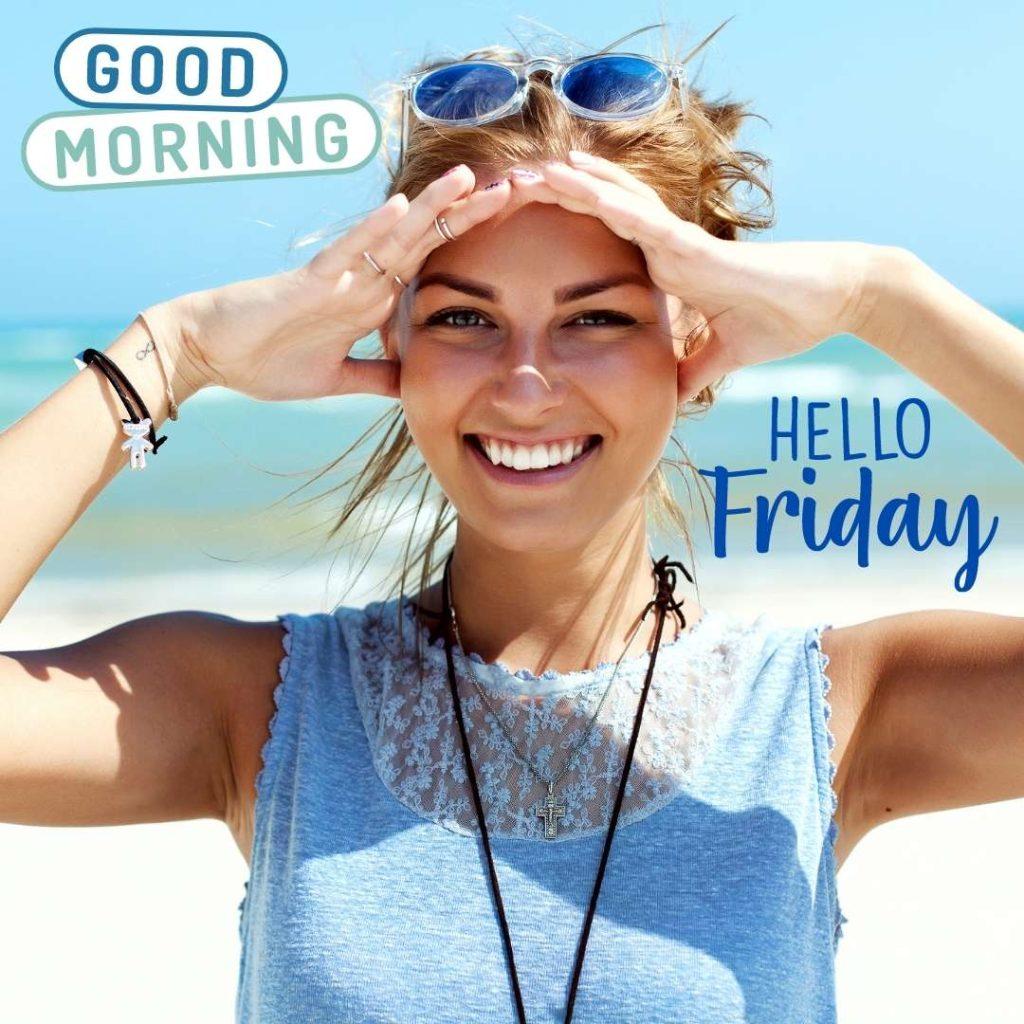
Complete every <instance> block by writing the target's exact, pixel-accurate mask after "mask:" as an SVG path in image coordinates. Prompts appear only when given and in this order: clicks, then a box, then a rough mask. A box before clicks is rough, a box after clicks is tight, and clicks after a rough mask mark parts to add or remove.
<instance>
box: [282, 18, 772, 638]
mask: <svg viewBox="0 0 1024 1024" xmlns="http://www.w3.org/2000/svg"><path fill="white" fill-rule="evenodd" d="M728 20H730V19H727V20H726V22H723V23H722V24H721V25H719V26H718V27H717V28H716V29H715V30H714V31H713V32H711V33H710V34H709V35H708V36H706V37H705V38H704V39H703V40H702V41H701V42H700V43H699V44H698V45H697V46H696V47H694V48H693V49H692V50H691V51H690V52H689V53H688V54H687V55H686V57H684V58H682V61H681V62H682V63H684V64H685V62H686V61H689V60H690V59H691V58H692V57H693V56H694V55H695V54H696V53H697V52H698V51H699V50H701V49H702V48H703V47H704V46H705V45H706V44H707V43H708V42H709V41H710V40H711V38H713V37H714V36H715V35H716V34H717V33H718V32H719V31H720V30H721V28H722V27H724V25H725V24H726V23H727V21H728ZM654 27H664V25H663V23H660V24H659V25H657V26H647V28H654ZM647 28H644V29H638V30H637V31H636V32H633V33H630V35H628V36H625V37H623V39H622V40H617V41H616V42H615V43H612V44H609V46H607V47H605V49H612V48H613V47H615V46H617V45H618V44H619V43H621V42H623V41H625V40H626V39H629V38H631V37H632V36H633V35H636V34H637V33H639V32H644V31H647ZM662 46H663V50H662V54H661V55H660V56H661V58H662V59H663V60H666V61H680V58H679V57H677V56H675V55H674V54H672V53H671V52H670V50H669V47H668V44H667V41H666V40H665V37H664V35H663V37H662ZM571 55H572V54H571V53H569V52H568V51H567V52H566V56H567V57H568V56H571ZM453 59H491V60H502V61H521V60H525V59H527V54H526V53H525V52H524V50H516V49H512V48H509V47H506V46H500V45H494V46H486V47H482V48H480V49H478V50H473V51H471V52H470V53H466V54H462V55H460V56H458V57H454V56H453V57H444V58H440V57H439V58H437V59H434V60H429V61H424V62H423V63H421V64H420V65H419V66H418V68H417V69H416V70H426V69H428V68H432V67H436V66H438V65H441V64H445V63H447V62H448V61H450V60H453ZM681 100H684V101H681ZM401 101H402V93H401V87H400V86H399V85H398V84H397V83H388V84H387V85H386V86H385V87H384V94H383V102H382V103H380V106H381V107H382V108H383V110H384V111H385V115H384V117H383V122H384V129H385V135H384V144H383V145H382V147H381V152H382V154H383V158H384V163H385V165H386V169H387V172H388V176H389V184H388V187H387V196H388V197H390V196H392V195H394V194H395V193H396V192H403V193H404V194H405V195H406V197H407V198H408V199H410V200H412V199H414V198H415V197H416V196H417V195H418V194H419V193H420V192H421V191H422V190H423V189H425V188H426V187H427V186H428V185H429V184H430V183H431V182H432V181H433V180H435V179H436V178H438V177H439V176H440V175H441V174H442V173H443V172H444V171H446V170H447V169H448V168H449V167H452V166H454V165H455V164H459V163H464V164H467V165H468V166H469V167H480V166H486V167H498V168H501V167H505V166H507V167H513V166H515V165H516V164H519V163H523V162H539V161H544V160H548V159H563V160H564V159H566V154H567V152H568V150H569V149H581V150H585V151H587V152H591V153H595V154H597V155H599V156H604V157H607V158H608V159H611V160H614V161H616V162H617V163H619V164H621V165H622V166H623V167H625V168H627V169H628V170H629V171H631V172H632V173H633V174H634V175H636V177H638V178H639V179H640V180H641V181H644V182H646V183H647V184H649V185H651V186H652V187H653V188H654V189H655V190H656V191H657V192H658V194H659V196H660V197H661V199H662V200H663V201H664V203H665V204H666V205H667V206H668V208H669V209H670V210H671V211H672V212H673V213H675V214H676V215H677V216H678V217H680V218H682V219H684V220H689V221H693V222H694V223H696V224H699V225H700V226H701V227H703V228H704V229H705V230H706V231H708V232H709V233H710V234H712V235H714V236H715V237H717V238H723V239H731V240H732V239H737V238H738V237H739V232H740V231H742V230H761V229H764V228H767V227H770V226H771V225H772V224H773V222H774V215H773V212H772V194H771V190H770V188H769V186H768V185H767V184H766V183H765V182H764V181H763V180H762V178H761V177H760V175H759V172H760V171H761V170H763V169H765V168H767V166H768V161H767V160H766V159H765V158H764V157H762V156H760V155H759V154H756V153H752V152H749V151H747V150H741V149H737V148H736V147H735V146H734V140H735V138H736V135H737V133H738V131H739V128H740V124H741V122H742V120H743V118H745V117H748V116H758V115H751V114H750V113H748V112H747V111H746V109H745V107H746V103H741V102H736V101H733V100H730V99H728V98H723V99H719V100H709V99H706V98H705V96H704V93H703V91H702V90H701V89H699V88H697V87H696V86H694V84H693V83H692V82H690V83H688V87H687V90H686V95H685V97H683V98H681V97H680V96H679V94H678V91H677V90H675V89H673V93H672V96H671V99H670V101H669V102H668V103H666V104H665V105H664V106H663V107H662V108H661V109H659V110H657V111H654V112H652V113H650V114H648V115H645V116H644V117H642V118H640V119H637V120H631V121H591V120H587V119H584V118H580V117H576V116H574V115H573V114H572V113H570V111H569V110H568V109H567V108H566V107H565V106H563V105H562V103H561V102H560V101H559V100H558V98H557V97H556V96H555V94H554V92H553V91H552V89H551V84H550V74H549V73H548V72H546V71H544V72H538V73H537V74H535V75H534V76H533V77H532V78H531V84H530V89H529V92H528V94H527V97H526V101H525V103H524V105H523V108H522V110H521V111H520V112H519V113H516V114H514V115H511V116H508V117H504V118H501V119H500V120H497V121H492V122H490V123H489V124H485V125H480V126H476V127H455V126H446V125H440V126H438V125H432V124H427V123H424V122H420V121H418V120H417V119H416V118H415V115H414V114H413V113H412V112H411V111H410V112H409V114H408V116H409V119H410V120H409V124H408V127H407V131H408V135H407V143H406V149H405V155H404V159H403V161H402V164H401V166H396V165H395V163H394V162H393V160H392V157H391V152H390V151H391V149H395V150H396V152H397V139H398V137H399V133H400V132H401V130H402V125H401V120H400V118H401V107H402V102H401ZM740 184H742V185H744V186H746V187H748V188H751V189H754V190H757V191H758V192H760V193H761V195H762V205H763V206H764V208H765V211H766V212H764V213H758V207H757V206H755V207H753V208H750V209H746V210H744V209H741V208H740V207H739V206H738V205H737V203H736V201H735V199H734V197H733V190H734V188H735V187H736V186H737V185H740ZM707 329H708V322H707V320H703V322H702V323H701V324H700V326H699V328H698V329H696V330H694V331H692V332H691V333H690V334H689V335H688V336H687V337H686V339H685V344H684V352H685V354H687V355H689V354H691V353H692V352H693V351H694V350H695V349H696V348H699V347H700V345H701V344H703V342H704V340H706V338H707ZM375 354H376V356H377V357H378V358H381V357H384V356H385V355H386V353H385V352H384V349H383V345H382V344H381V343H380V339H379V337H378V344H377V349H376V353H375ZM721 382H722V379H719V380H718V381H715V382H714V383H713V384H712V385H709V386H708V387H705V388H704V389H703V390H702V391H701V392H700V393H699V394H697V395H696V396H694V398H693V399H692V400H691V401H690V402H688V403H687V404H686V406H685V409H684V410H682V412H681V415H682V416H683V418H687V419H689V418H693V417H695V416H698V415H701V414H703V413H706V412H707V410H708V409H710V407H711V406H712V404H713V403H714V401H715V396H716V392H717V389H718V387H719V386H720V385H721ZM377 434H380V435H381V436H380V439H379V441H378V442H377V445H376V447H375V448H374V450H373V451H372V453H371V454H370V456H369V458H367V459H366V460H365V462H363V463H362V465H361V467H360V468H359V470H358V472H356V473H355V474H354V475H352V476H349V477H348V478H346V479H345V480H343V481H342V482H341V483H340V484H338V485H337V486H335V487H333V488H331V489H330V490H329V491H327V492H325V493H324V494H321V495H316V496H315V497H314V498H313V499H310V500H313V501H316V500H319V499H320V498H322V497H325V496H326V495H327V494H332V493H334V492H336V491H339V490H346V491H347V492H348V496H347V498H346V500H345V502H344V505H343V507H342V509H341V512H340V514H339V515H338V517H337V519H336V520H335V522H334V524H333V526H332V527H331V529H330V531H329V532H328V533H327V535H326V536H325V538H324V542H325V543H327V542H328V541H330V540H331V539H332V538H334V537H335V536H337V535H339V534H345V533H349V534H354V537H353V538H352V539H353V540H354V541H356V542H362V541H365V540H367V538H369V537H370V536H372V534H373V533H376V534H377V540H376V542H375V543H374V544H373V546H372V547H371V549H370V551H369V552H368V554H367V556H366V561H365V562H364V563H363V569H364V570H365V567H366V565H367V564H368V563H369V561H370V559H371V558H372V556H373V554H374V552H375V551H376V549H377V547H378V546H379V544H380V541H381V539H382V537H383V536H384V533H385V532H386V531H387V530H388V529H390V528H391V527H392V525H393V523H394V520H395V518H396V517H397V511H393V512H392V513H391V514H390V515H386V516H384V517H382V519H381V521H380V522H378V523H377V524H375V525H374V526H372V527H370V528H367V526H366V520H367V518H370V517H372V516H373V513H374V511H375V509H376V507H377V506H378V505H379V504H380V503H381V502H382V501H383V500H384V499H385V496H386V495H387V494H388V493H389V492H390V491H391V490H392V489H393V488H397V487H402V485H407V486H406V487H405V490H404V492H403V495H402V498H400V499H399V502H401V503H404V501H405V499H406V498H407V497H408V495H409V494H410V493H411V492H413V491H418V500H417V502H416V506H415V513H414V516H413V523H412V526H411V528H410V529H409V531H408V534H407V536H406V538H405V543H404V545H403V547H402V552H401V557H400V559H399V563H398V565H397V567H396V571H395V572H393V573H392V574H391V576H390V580H391V585H390V588H389V590H388V592H387V596H388V597H392V596H396V595H397V596H398V597H399V598H402V597H403V595H404V594H405V593H406V584H407V581H408V579H409V576H410V573H411V571H412V570H413V569H415V568H416V567H418V575H419V582H418V586H419V589H420V591H421V592H422V591H425V590H426V589H427V587H428V586H429V584H430V583H431V581H432V579H433V577H434V574H435V573H436V572H437V571H438V570H439V569H440V568H441V567H442V566H443V564H444V560H445V558H446V557H447V551H444V552H443V553H442V554H440V555H438V554H437V551H438V547H439V542H440V541H441V539H442V538H443V537H444V536H445V534H446V533H447V531H448V529H449V528H450V527H451V526H452V525H453V524H454V523H455V521H456V519H457V513H456V512H455V510H454V509H453V508H452V506H451V503H450V502H449V501H448V499H447V497H446V496H445V495H443V494H442V493H440V492H438V493H437V494H436V495H435V496H434V499H435V502H434V503H436V505H437V508H436V512H435V513H434V516H433V521H432V523H431V524H430V527H429V529H428V530H427V536H426V538H425V540H423V542H422V543H421V544H420V545H419V547H418V549H417V550H416V551H415V554H413V552H412V547H413V537H414V535H415V534H416V531H417V525H418V523H419V517H420V514H421V512H422V511H423V508H424V506H425V505H427V504H429V503H430V498H431V483H432V479H433V478H432V477H431V474H430V472H429V469H428V467H427V465H426V464H425V463H424V462H423V460H422V459H419V458H416V457H415V445H414V443H413V441H412V437H411V435H410V433H409V431H408V428H407V427H406V425H405V419H404V413H403V409H402V405H401V403H397V404H395V405H393V406H391V407H390V408H389V409H387V410H386V411H385V412H384V414H383V415H381V416H379V417H378V418H377V419H376V420H374V422H373V423H371V424H370V426H369V427H368V428H367V429H366V430H365V431H364V432H363V434H361V435H360V437H359V438H358V439H357V440H356V441H355V442H354V443H353V444H352V445H350V446H349V447H348V448H347V449H346V450H345V451H344V452H343V453H342V454H341V455H340V456H338V457H337V458H336V459H334V460H332V461H331V462H329V463H328V464H327V465H326V466H325V467H323V468H322V469H321V470H319V471H318V472H317V473H316V474H315V475H314V476H313V477H312V478H311V479H310V480H308V481H307V482H306V483H305V484H303V485H302V487H305V486H308V485H309V484H311V483H313V482H314V481H316V480H318V479H320V478H321V477H322V476H324V474H325V473H328V472H330V471H332V470H334V469H335V468H337V467H339V466H342V465H344V464H345V463H346V462H347V461H348V460H349V458H350V457H351V456H352V455H353V453H354V452H355V451H356V450H357V449H358V448H360V447H361V446H362V445H363V444H365V443H367V442H368V441H370V440H371V439H372V438H373V437H374V436H375V435H377ZM670 440H671V441H672V442H673V443H674V445H675V447H676V448H677V449H678V451H679V458H673V457H670V456H664V457H663V458H662V459H661V461H660V463H659V465H658V466H657V468H656V469H655V470H654V472H653V473H652V474H651V476H650V477H649V479H648V482H647V486H646V492H645V506H646V512H647V513H648V514H650V515H651V516H652V518H653V520H654V522H655V523H656V524H658V525H662V526H665V527H666V528H668V529H670V530H677V531H679V533H681V534H682V535H683V537H684V539H685V541H686V545H687V549H688V551H689V553H690V563H691V565H692V564H693V543H692V537H691V535H690V530H689V525H688V521H687V516H686V514H685V513H684V511H683V509H682V507H681V506H680V504H679V502H678V501H677V499H676V497H675V496H674V494H673V493H672V489H671V487H670V486H669V483H668V479H667V475H666V470H667V469H675V470H677V471H678V472H679V474H680V476H681V477H682V478H683V481H684V483H685V484H686V487H687V492H688V494H689V495H690V497H691V499H692V493H691V492H690V481H689V480H688V479H687V471H689V472H690V473H692V476H693V479H694V481H695V482H697V483H698V484H703V485H704V486H706V482H705V481H704V480H703V478H702V477H701V476H700V474H699V473H697V472H696V468H695V467H694V465H693V463H692V462H691V461H690V458H689V456H688V455H687V453H686V450H685V448H684V446H683V445H682V443H681V442H680V441H679V440H678V438H676V436H675V433H674V431H673V433H672V435H671V436H670ZM409 463H412V465H411V466H410V465H409ZM301 489H302V488H301V487H300V488H297V489H296V490H301ZM291 493H293V494H294V493H296V492H295V491H293V492H291ZM701 497H702V503H703V507H704V515H705V521H706V520H707V504H706V502H704V501H703V494H702V496H701ZM691 507H692V500H691ZM357 524H358V525H357ZM361 571H362V570H361ZM399 624H400V626H401V616H400V617H399ZM417 637H419V633H418V634H417ZM417 649H418V650H419V645H417Z"/></svg>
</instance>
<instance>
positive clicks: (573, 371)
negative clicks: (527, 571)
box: [386, 176, 691, 551]
mask: <svg viewBox="0 0 1024 1024" xmlns="http://www.w3.org/2000/svg"><path fill="white" fill-rule="evenodd" d="M477 180H478V181H489V180H490V178H488V177H486V176H482V177H481V176H478V178H477ZM685 309H686V307H684V304H683V303H682V302H681V301H680V300H679V299H677V298H675V297H674V296H666V295H665V294H664V293H663V292H661V291H659V290H658V289H657V288H655V287H654V286H653V285H652V284H651V282H650V279H649V277H648V275H647V271H646V264H645V260H644V257H643V253H642V252H641V250H640V249H639V248H638V247H636V246H634V245H633V244H631V243H630V242H628V241H626V240H624V239H622V238H620V237H619V236H618V235H616V234H615V233H614V232H612V231H611V230H610V229H609V228H608V227H607V226H606V225H605V224H604V223H603V222H602V221H601V220H599V219H598V218H596V217H592V216H588V215H585V214H579V213H574V212H571V211H569V210H566V209H564V208H563V207H561V206H557V205H555V204H548V203H540V202H525V201H524V200H523V199H522V196H521V194H519V193H516V194H513V196H512V198H511V199H510V200H509V203H508V205H507V206H506V207H505V208H503V210H502V211H501V213H500V214H498V215H497V216H496V217H494V218H492V219H490V220H488V221H485V222H483V223H482V224H478V225H477V226H476V227H474V228H472V229H471V230H469V231H467V232H466V233H465V234H464V235H463V236H461V237H459V238H457V239H456V240H455V241H454V242H446V243H444V244H443V245H440V246H439V247H438V248H436V249H435V250H433V252H432V253H431V254H430V256H429V257H428V259H427V260H426V262H425V263H424V264H423V266H422V268H421V269H420V272H419V275H418V276H417V278H416V279H414V280H413V281H412V282H411V283H410V287H409V288H408V289H407V291H406V292H405V293H404V294H403V299H402V303H401V306H400V307H399V310H398V312H397V313H396V316H395V318H394V322H393V324H392V325H390V329H389V332H388V333H387V335H386V336H387V343H388V348H389V353H390V354H391V355H392V357H395V356H397V358H399V359H400V360H401V364H402V367H401V398H402V404H403V406H404V412H405V419H406V422H407V424H408V428H409V431H410V433H411V435H412V438H413V440H414V441H415V443H416V445H417V447H418V448H419V449H420V452H421V453H422V456H423V458H424V460H425V461H426V463H427V466H428V467H429V469H430V471H431V473H432V474H433V475H434V478H435V479H436V480H437V482H438V484H439V485H440V486H441V488H442V489H443V490H444V492H445V494H446V495H447V496H448V498H449V500H450V501H451V502H452V504H453V505H454V506H455V508H456V510H457V511H458V514H459V518H460V521H461V522H463V523H465V524H466V525H468V526H469V527H471V528H472V529H473V530H474V531H475V532H477V533H479V534H480V535H482V536H483V537H484V538H486V539H487V540H488V541H490V542H491V543H494V544H495V545H498V546H501V547H502V548H505V549H508V550H517V551H538V550H548V551H554V550H559V549H565V548H573V547H579V546H581V545H582V544H583V543H584V542H586V541H587V540H588V539H589V538H591V537H593V536H594V535H595V534H596V533H597V532H598V531H600V530H601V529H602V528H603V527H605V526H607V525H609V524H612V523H613V522H617V523H619V524H624V523H625V522H627V521H628V520H629V519H630V518H631V517H633V516H636V515H637V514H638V512H639V514H641V515H642V497H643V487H644V484H645V482H646V481H647V479H648V477H649V476H650V474H651V473H652V471H653V470H654V469H655V467H656V465H657V463H658V460H659V458H660V457H661V455H662V453H663V452H664V448H665V445H666V443H667V440H668V437H669V433H670V431H671V429H672V426H673V424H674V422H675V417H676V408H677V402H678V401H679V398H680V396H679V394H678V391H677V383H676V381H677V377H676V364H677V361H678V360H679V358H681V356H682V354H683V351H682V344H683V338H684V337H685V335H686V331H687V330H688V328H689V326H691V324H690V323H687V322H686V319H685V312H684V310H685ZM674 336H675V337H674ZM579 442H583V445H584V447H583V451H582V454H580V455H575V454H574V453H575V452H578V451H579V450H580V443H579ZM541 443H545V444H547V449H546V452H545V455H546V456H547V458H546V459H545V458H544V457H542V456H541V455H540V449H539V448H538V447H537V446H539V445H540V444H541ZM479 444H482V445H483V447H484V451H489V452H490V457H488V456H487V455H485V454H484V451H481V449H480V447H478V445H479ZM566 455H572V462H570V463H569V464H568V465H566V464H562V460H563V458H564V457H565V456H566ZM552 457H554V459H553V458H552ZM494 459H498V460H499V463H503V462H504V461H511V462H512V464H513V465H512V467H507V466H505V465H504V464H499V465H497V466H495V465H494V464H493V463H494ZM544 461H547V462H548V463H549V468H548V469H541V468H531V469H527V468H519V467H525V466H538V465H539V464H540V463H543V462H544ZM553 462H557V463H559V465H557V466H554V467H553V468H551V464H552V463H553Z"/></svg>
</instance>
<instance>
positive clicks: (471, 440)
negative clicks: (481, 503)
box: [463, 434, 602, 487]
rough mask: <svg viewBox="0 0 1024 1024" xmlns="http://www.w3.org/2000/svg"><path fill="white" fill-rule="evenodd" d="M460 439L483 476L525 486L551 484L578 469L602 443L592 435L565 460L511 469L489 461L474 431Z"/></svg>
mask: <svg viewBox="0 0 1024 1024" xmlns="http://www.w3.org/2000/svg"><path fill="white" fill-rule="evenodd" d="M463 440H464V442H465V444H466V447H467V448H468V449H469V451H470V457H471V458H472V459H473V460H475V461H476V462H477V463H479V465H480V466H481V468H482V469H483V472H484V473H485V475H487V476H489V477H490V478H491V479H493V480H496V481H498V482H499V483H506V484H512V485H517V486H526V487H531V486H540V485H545V484H555V483H558V482H560V481H562V480H566V479H568V478H569V477H571V476H575V475H576V474H577V473H579V472H582V471H583V470H584V469H585V467H586V466H587V465H588V463H590V462H591V461H592V460H593V459H594V457H595V456H596V454H597V453H598V452H599V450H600V448H601V442H602V438H601V435H600V434H594V435H592V436H591V438H590V439H589V440H588V442H587V444H586V445H585V446H584V448H583V450H582V452H581V453H580V454H579V455H578V456H576V458H574V459H573V460H572V462H569V463H562V464H559V465H556V466H549V467H548V468H547V469H512V468H510V467H509V466H505V465H502V464H501V463H498V464H497V465H495V464H494V463H493V462H491V460H490V458H488V456H487V454H486V453H485V451H484V449H483V447H482V446H481V444H480V440H479V438H478V437H477V436H476V435H475V434H465V435H464V436H463Z"/></svg>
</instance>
